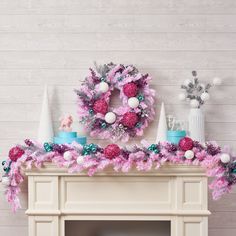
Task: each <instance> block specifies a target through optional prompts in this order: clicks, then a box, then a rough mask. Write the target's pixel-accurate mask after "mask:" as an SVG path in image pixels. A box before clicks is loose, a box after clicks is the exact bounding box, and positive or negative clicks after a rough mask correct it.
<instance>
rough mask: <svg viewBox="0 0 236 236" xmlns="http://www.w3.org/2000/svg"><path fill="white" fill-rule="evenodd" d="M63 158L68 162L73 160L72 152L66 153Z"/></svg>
mask: <svg viewBox="0 0 236 236" xmlns="http://www.w3.org/2000/svg"><path fill="white" fill-rule="evenodd" d="M63 158H64V159H65V160H66V161H70V160H71V159H72V153H71V152H70V151H66V152H64V154H63Z"/></svg>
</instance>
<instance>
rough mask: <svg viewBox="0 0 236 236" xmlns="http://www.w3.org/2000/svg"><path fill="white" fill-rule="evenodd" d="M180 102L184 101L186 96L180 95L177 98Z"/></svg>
mask: <svg viewBox="0 0 236 236" xmlns="http://www.w3.org/2000/svg"><path fill="white" fill-rule="evenodd" d="M178 98H179V100H180V101H184V100H185V99H186V94H185V93H180V94H179V96H178Z"/></svg>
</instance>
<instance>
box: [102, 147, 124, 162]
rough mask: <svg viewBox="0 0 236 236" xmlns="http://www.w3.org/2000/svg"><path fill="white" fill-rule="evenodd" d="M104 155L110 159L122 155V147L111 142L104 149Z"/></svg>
mask: <svg viewBox="0 0 236 236" xmlns="http://www.w3.org/2000/svg"><path fill="white" fill-rule="evenodd" d="M104 155H105V157H106V158H108V159H113V158H115V157H117V156H119V155H120V148H119V146H118V145H116V144H109V145H107V146H106V148H105V149H104Z"/></svg>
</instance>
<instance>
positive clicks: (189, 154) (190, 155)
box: [184, 150, 194, 159]
mask: <svg viewBox="0 0 236 236" xmlns="http://www.w3.org/2000/svg"><path fill="white" fill-rule="evenodd" d="M184 156H185V158H186V159H193V158H194V152H193V151H192V150H188V151H186V152H185V153H184Z"/></svg>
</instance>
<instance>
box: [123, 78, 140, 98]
mask: <svg viewBox="0 0 236 236" xmlns="http://www.w3.org/2000/svg"><path fill="white" fill-rule="evenodd" d="M123 92H124V94H125V96H127V97H128V98H131V97H135V96H136V95H137V93H138V87H137V85H136V84H135V83H134V82H131V83H128V84H125V85H124V87H123Z"/></svg>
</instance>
